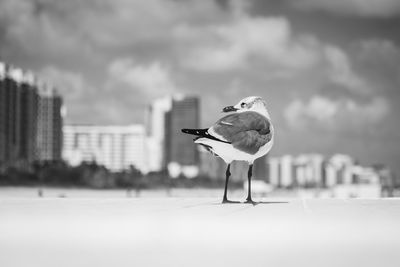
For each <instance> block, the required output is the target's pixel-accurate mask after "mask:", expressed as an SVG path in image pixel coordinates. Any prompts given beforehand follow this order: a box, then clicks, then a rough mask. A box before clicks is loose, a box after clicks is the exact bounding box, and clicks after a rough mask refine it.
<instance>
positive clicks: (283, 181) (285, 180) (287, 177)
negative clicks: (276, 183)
mask: <svg viewBox="0 0 400 267" xmlns="http://www.w3.org/2000/svg"><path fill="white" fill-rule="evenodd" d="M280 167H281V168H280V176H281V177H280V186H282V187H288V186H291V185H292V184H293V156H291V155H285V156H283V157H282V158H281V164H280Z"/></svg>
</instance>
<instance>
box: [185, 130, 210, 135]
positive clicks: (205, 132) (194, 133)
mask: <svg viewBox="0 0 400 267" xmlns="http://www.w3.org/2000/svg"><path fill="white" fill-rule="evenodd" d="M207 131H208V129H182V132H183V133H185V134H191V135H197V136H206V134H207Z"/></svg>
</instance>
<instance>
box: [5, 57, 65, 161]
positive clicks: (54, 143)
mask: <svg viewBox="0 0 400 267" xmlns="http://www.w3.org/2000/svg"><path fill="white" fill-rule="evenodd" d="M43 90H44V89H43V88H42V84H38V83H37V80H36V78H35V76H34V75H33V73H32V72H30V71H23V70H22V69H19V68H15V67H13V66H10V65H7V64H5V63H2V62H0V165H2V166H4V167H7V166H10V165H14V166H22V165H26V164H29V163H31V162H33V161H34V160H44V159H45V160H54V159H60V154H61V139H60V137H61V127H62V120H61V119H60V108H61V104H62V99H61V97H60V96H58V95H57V96H54V95H53V96H51V97H49V96H48V95H46V96H43V97H42V96H39V92H38V91H43ZM49 99H50V101H49ZM49 105H50V106H51V108H50V107H47V106H49ZM48 132H51V134H47V133H48ZM44 133H46V134H44ZM43 144H46V146H44V145H43ZM47 144H50V145H47ZM49 147H50V148H51V149H50V150H52V152H51V153H47V152H46V151H47V150H46V149H48V148H49ZM43 155H46V156H45V157H44V156H43Z"/></svg>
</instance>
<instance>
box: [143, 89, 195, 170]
mask: <svg viewBox="0 0 400 267" xmlns="http://www.w3.org/2000/svg"><path fill="white" fill-rule="evenodd" d="M199 125H200V110H199V99H198V98H197V97H191V96H184V95H174V96H168V97H165V98H162V99H157V100H155V101H154V102H153V103H152V104H151V105H150V106H149V107H148V110H147V115H146V131H147V148H148V151H149V155H150V157H149V161H148V162H149V169H150V170H151V171H161V170H168V171H169V174H170V175H171V176H172V177H177V176H179V175H181V174H183V175H184V176H187V177H194V176H197V175H198V172H199V162H200V158H199V152H198V150H197V147H196V145H194V144H193V138H192V137H190V136H187V135H185V134H182V132H181V129H182V128H198V127H199Z"/></svg>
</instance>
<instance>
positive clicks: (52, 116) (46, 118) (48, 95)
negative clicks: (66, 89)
mask: <svg viewBox="0 0 400 267" xmlns="http://www.w3.org/2000/svg"><path fill="white" fill-rule="evenodd" d="M39 96H40V97H39V103H38V134H37V146H38V155H37V156H38V159H39V160H61V153H62V142H63V141H62V140H63V134H62V125H63V118H62V114H61V113H62V105H63V102H62V98H61V96H60V95H59V94H58V93H57V91H56V90H55V88H53V87H51V86H50V85H48V84H45V83H43V84H42V85H41V86H40V88H39Z"/></svg>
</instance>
